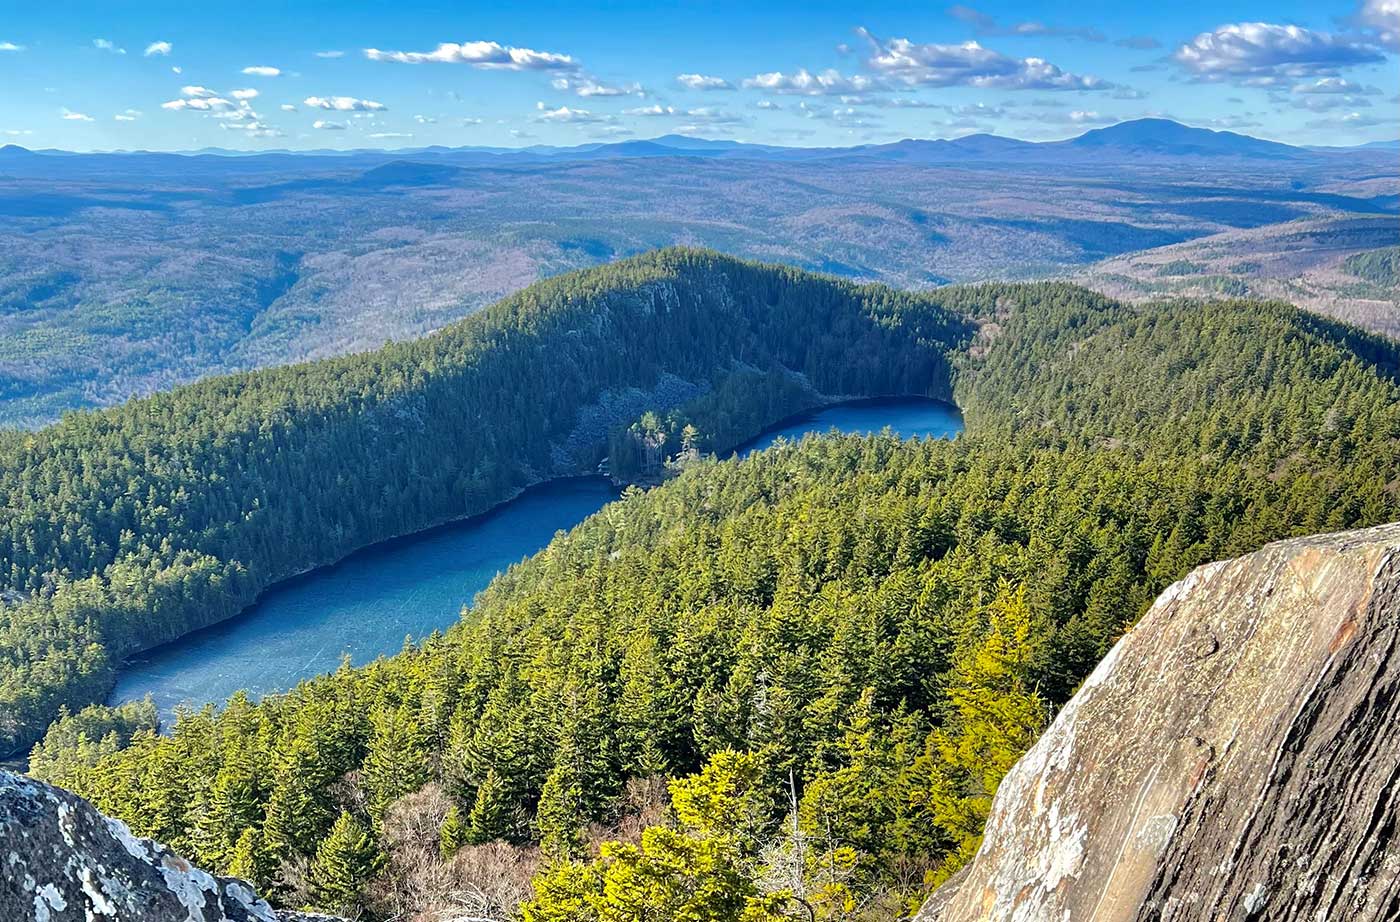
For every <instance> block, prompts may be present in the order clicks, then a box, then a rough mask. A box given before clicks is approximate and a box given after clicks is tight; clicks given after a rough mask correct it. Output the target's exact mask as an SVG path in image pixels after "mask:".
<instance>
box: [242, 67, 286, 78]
mask: <svg viewBox="0 0 1400 922" xmlns="http://www.w3.org/2000/svg"><path fill="white" fill-rule="evenodd" d="M243 73H245V74H247V75H248V76H250V77H280V76H281V75H282V70H281V68H278V67H268V66H267V65H266V64H254V65H252V66H251V67H245V68H243Z"/></svg>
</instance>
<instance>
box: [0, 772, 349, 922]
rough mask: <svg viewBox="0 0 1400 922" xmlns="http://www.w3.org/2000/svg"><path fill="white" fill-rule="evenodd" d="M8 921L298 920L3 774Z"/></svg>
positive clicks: (242, 886) (62, 796) (82, 805)
mask: <svg viewBox="0 0 1400 922" xmlns="http://www.w3.org/2000/svg"><path fill="white" fill-rule="evenodd" d="M0 843H4V844H3V847H0V862H3V864H4V867H3V869H2V870H0V919H3V920H5V922H102V920H113V922H300V920H315V919H320V920H325V922H334V920H330V919H329V918H328V917H325V916H308V915H305V914H301V913H292V912H287V913H279V912H277V911H275V910H273V908H272V907H271V906H269V905H268V904H267V902H266V901H264V900H262V899H261V898H259V897H258V895H257V894H256V893H254V892H253V888H252V887H251V886H250V885H249V884H248V883H246V882H244V881H241V880H236V879H233V878H227V877H215V876H214V875H212V874H209V873H206V872H205V871H201V870H200V869H199V868H196V867H194V866H192V865H191V864H190V863H189V862H188V861H186V860H185V859H184V858H181V857H180V856H179V855H177V854H175V853H174V852H172V851H171V850H170V849H168V848H166V847H165V846H164V845H161V844H160V843H158V842H152V841H151V840H150V839H142V838H138V837H136V836H134V835H132V834H131V832H130V831H129V830H128V829H127V828H126V825H125V824H124V823H122V822H120V821H118V820H114V819H110V818H108V817H106V816H103V815H102V814H101V813H99V812H98V811H97V810H96V809H95V808H93V806H92V805H91V804H89V803H88V802H87V801H85V800H83V799H81V798H79V797H76V796H74V795H73V794H70V793H68V792H67V791H64V790H61V789H59V788H55V787H52V786H50V785H47V784H44V783H42V782H39V781H35V780H33V779H32V778H27V777H25V776H23V775H16V774H14V773H12V772H6V771H0Z"/></svg>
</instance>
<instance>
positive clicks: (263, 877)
mask: <svg viewBox="0 0 1400 922" xmlns="http://www.w3.org/2000/svg"><path fill="white" fill-rule="evenodd" d="M227 873H228V875H229V876H230V877H238V878H241V879H242V880H246V881H248V883H250V884H252V885H253V886H254V888H256V889H257V890H258V891H260V892H261V891H263V890H265V889H267V888H268V887H269V886H270V885H271V884H272V883H273V880H272V878H273V863H272V860H271V858H270V856H269V855H268V853H267V850H266V849H264V848H263V838H262V832H261V831H260V830H259V829H257V827H254V826H250V827H248V828H247V829H245V830H243V833H242V835H240V836H239V837H238V841H237V842H235V843H234V845H233V849H232V851H231V852H230V856H229V862H228V868H227Z"/></svg>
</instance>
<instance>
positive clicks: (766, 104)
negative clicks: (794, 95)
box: [753, 99, 782, 111]
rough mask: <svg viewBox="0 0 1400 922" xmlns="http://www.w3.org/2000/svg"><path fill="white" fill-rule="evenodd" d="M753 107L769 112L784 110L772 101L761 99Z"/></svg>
mask: <svg viewBox="0 0 1400 922" xmlns="http://www.w3.org/2000/svg"><path fill="white" fill-rule="evenodd" d="M753 106H754V108H755V109H767V110H769V111H776V110H779V109H782V106H780V105H779V104H778V103H776V102H774V101H773V100H771V99H760V100H759V101H758V102H756V103H754V104H753Z"/></svg>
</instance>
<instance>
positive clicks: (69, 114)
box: [58, 106, 94, 122]
mask: <svg viewBox="0 0 1400 922" xmlns="http://www.w3.org/2000/svg"><path fill="white" fill-rule="evenodd" d="M58 114H59V117H60V118H62V119H63V120H64V121H65V122H91V121H93V120H94V119H93V117H92V116H91V115H84V114H83V113H81V112H74V111H73V110H72V109H69V108H67V107H66V106H65V107H64V108H62V109H59V110H58Z"/></svg>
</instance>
